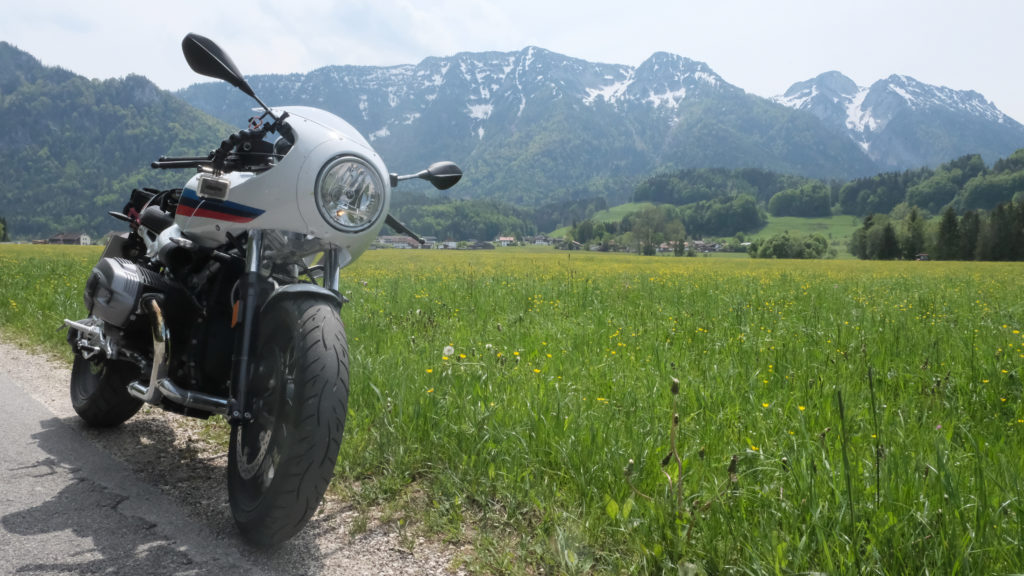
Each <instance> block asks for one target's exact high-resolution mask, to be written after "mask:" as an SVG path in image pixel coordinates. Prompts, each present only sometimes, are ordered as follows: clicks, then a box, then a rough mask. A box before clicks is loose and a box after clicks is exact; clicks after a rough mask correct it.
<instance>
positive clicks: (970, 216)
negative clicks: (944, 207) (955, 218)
mask: <svg viewBox="0 0 1024 576" xmlns="http://www.w3.org/2000/svg"><path fill="white" fill-rule="evenodd" d="M980 233H981V218H979V217H978V213H977V212H975V211H974V210H969V211H967V212H964V215H963V217H962V218H961V219H960V251H959V252H960V254H959V259H960V260H974V259H975V258H976V252H977V250H978V235H979V234H980Z"/></svg>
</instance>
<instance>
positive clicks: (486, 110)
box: [466, 104, 494, 120]
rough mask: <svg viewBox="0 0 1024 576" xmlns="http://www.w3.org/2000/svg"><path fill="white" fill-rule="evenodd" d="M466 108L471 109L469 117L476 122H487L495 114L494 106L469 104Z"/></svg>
mask: <svg viewBox="0 0 1024 576" xmlns="http://www.w3.org/2000/svg"><path fill="white" fill-rule="evenodd" d="M466 107H467V108H469V117H470V118H473V119H475V120H487V119H488V118H490V117H491V113H492V112H494V105H493V104H467V105H466Z"/></svg>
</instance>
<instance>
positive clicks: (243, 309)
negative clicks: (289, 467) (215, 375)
mask: <svg viewBox="0 0 1024 576" xmlns="http://www.w3.org/2000/svg"><path fill="white" fill-rule="evenodd" d="M262 253H263V231H262V230H250V231H249V239H248V242H247V243H246V249H245V274H244V275H243V276H242V286H241V291H240V292H241V294H242V302H241V304H240V310H239V312H240V314H239V316H240V318H239V321H240V322H239V323H240V324H241V326H242V327H241V333H240V334H239V344H238V346H237V348H236V350H235V360H234V374H235V377H234V378H232V381H233V383H234V400H233V403H232V406H231V422H232V423H240V422H250V421H252V414H251V413H250V412H249V404H248V402H249V398H248V394H247V392H248V389H249V378H250V377H251V375H250V374H249V356H250V355H251V353H252V346H253V337H254V336H255V334H254V332H255V320H256V311H257V310H258V309H259V281H260V261H261V259H262Z"/></svg>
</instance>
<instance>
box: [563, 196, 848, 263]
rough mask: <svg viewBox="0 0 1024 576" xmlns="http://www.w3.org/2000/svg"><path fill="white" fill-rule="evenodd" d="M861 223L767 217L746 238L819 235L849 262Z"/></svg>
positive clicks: (610, 216)
mask: <svg viewBox="0 0 1024 576" xmlns="http://www.w3.org/2000/svg"><path fill="white" fill-rule="evenodd" d="M651 206H654V204H651V203H649V202H643V203H639V204H622V205H620V206H615V207H613V208H610V209H608V210H602V211H600V212H598V213H596V214H594V216H593V217H591V219H592V220H593V221H594V222H618V221H620V220H622V218H623V217H624V216H626V215H627V214H630V213H632V212H638V211H640V210H643V209H645V208H649V207H651ZM860 226H861V222H860V220H859V219H857V218H856V217H854V216H848V215H843V216H831V217H828V218H796V217H792V216H782V217H776V216H771V215H769V216H768V223H767V224H766V225H765V227H764V228H762V229H761V230H759V231H757V232H756V233H754V234H748V235H747V238H748V239H749V240H754V239H768V238H771V237H772V236H775V235H776V234H782V233H783V232H789V233H790V234H793V235H798V236H808V235H810V234H821V235H822V236H824V237H825V238H826V239H828V241H829V244H830V245H831V246H832V247H834V248H836V250H838V251H839V258H842V259H852V258H853V256H851V255H850V253H849V250H848V249H847V246H848V244H849V241H850V238H852V237H853V233H854V231H856V230H857V228H860ZM569 231H570V227H568V226H566V227H564V228H559V229H558V230H555V231H554V232H552V233H551V234H550V235H551V237H552V238H561V237H562V236H564V235H565V234H567V233H569Z"/></svg>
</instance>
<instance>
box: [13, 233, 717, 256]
mask: <svg viewBox="0 0 1024 576" xmlns="http://www.w3.org/2000/svg"><path fill="white" fill-rule="evenodd" d="M104 239H105V238H104ZM32 243H33V244H64V245H75V246H78V245H82V246H87V245H90V244H92V238H90V237H89V235H88V234H83V233H61V234H54V235H53V236H50V237H49V238H44V239H39V240H33V241H32ZM508 246H551V247H553V248H554V249H555V250H587V251H590V252H636V249H635V248H634V247H631V246H622V245H616V244H615V243H610V244H588V245H584V244H580V243H579V242H575V241H573V240H565V239H563V238H552V237H550V236H547V235H545V234H539V235H537V236H524V237H522V238H516V237H514V236H499V237H498V238H495V239H494V240H489V241H487V240H461V241H455V240H444V241H442V240H438V238H436V237H434V236H424V237H423V244H420V243H419V242H417V241H416V240H414V239H413V238H410V237H409V236H397V235H395V236H378V237H377V239H376V240H375V241H374V243H373V245H372V246H371V248H374V249H399V250H494V249H495V248H497V247H503V248H504V247H508ZM676 246H677V243H676V242H663V243H661V244H660V245H658V247H657V251H658V253H674V252H676ZM724 248H725V245H723V244H722V243H721V242H705V241H703V240H693V241H689V242H684V243H683V249H684V250H685V251H686V252H688V253H700V254H706V253H709V252H721V251H722V250H723V249H724Z"/></svg>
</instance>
